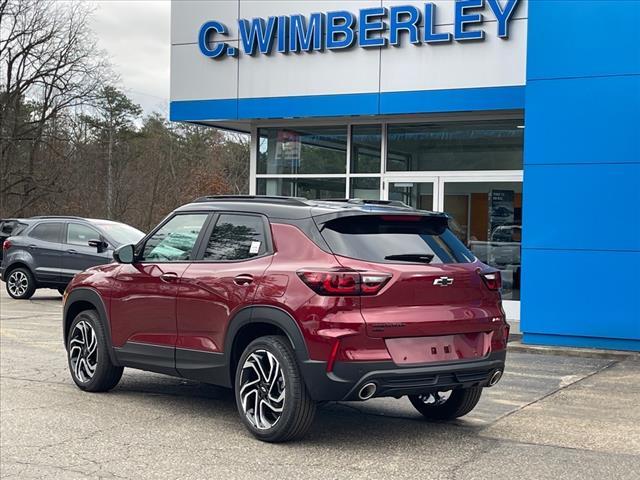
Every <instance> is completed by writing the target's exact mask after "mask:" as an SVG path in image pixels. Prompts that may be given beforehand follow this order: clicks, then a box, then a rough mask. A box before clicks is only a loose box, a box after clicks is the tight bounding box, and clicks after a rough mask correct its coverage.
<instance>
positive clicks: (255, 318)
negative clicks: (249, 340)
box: [224, 305, 309, 385]
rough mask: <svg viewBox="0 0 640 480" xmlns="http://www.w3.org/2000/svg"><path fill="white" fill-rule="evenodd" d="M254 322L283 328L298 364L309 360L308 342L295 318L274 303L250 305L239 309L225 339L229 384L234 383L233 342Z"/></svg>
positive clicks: (301, 364) (230, 323)
mask: <svg viewBox="0 0 640 480" xmlns="http://www.w3.org/2000/svg"><path fill="white" fill-rule="evenodd" d="M252 323H266V324H270V325H273V326H275V327H278V328H279V329H280V330H282V331H283V332H284V333H285V334H286V336H287V338H288V339H289V342H291V346H292V347H293V351H294V353H295V356H296V358H297V360H298V364H299V365H300V366H301V368H302V366H303V365H304V364H305V362H307V361H308V360H309V352H308V350H307V344H306V343H305V341H304V337H303V335H302V331H301V330H300V327H299V325H298V324H297V322H296V321H295V320H294V318H293V317H292V316H291V315H290V314H289V313H288V312H287V311H286V310H284V309H282V308H280V307H276V306H273V305H250V306H247V307H244V308H243V309H242V310H240V311H238V312H237V313H236V314H235V315H234V316H233V317H232V319H231V321H230V322H229V327H228V329H227V333H226V335H225V340H224V352H225V360H226V363H227V368H228V370H229V381H230V383H229V385H232V384H233V374H234V372H232V371H231V367H232V357H231V354H232V352H233V344H234V342H235V339H236V337H237V335H238V332H239V331H240V330H241V329H242V328H243V327H246V326H247V325H250V324H252Z"/></svg>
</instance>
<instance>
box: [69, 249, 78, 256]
mask: <svg viewBox="0 0 640 480" xmlns="http://www.w3.org/2000/svg"><path fill="white" fill-rule="evenodd" d="M67 253H70V254H72V255H75V254H76V253H78V252H77V250H74V249H73V248H70V249H69V250H67Z"/></svg>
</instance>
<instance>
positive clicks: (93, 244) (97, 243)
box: [87, 239, 109, 253]
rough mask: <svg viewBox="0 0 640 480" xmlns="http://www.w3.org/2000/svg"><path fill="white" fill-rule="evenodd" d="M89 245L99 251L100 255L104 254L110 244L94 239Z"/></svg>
mask: <svg viewBox="0 0 640 480" xmlns="http://www.w3.org/2000/svg"><path fill="white" fill-rule="evenodd" d="M87 243H88V244H89V246H90V247H94V248H95V249H96V250H97V251H98V253H102V252H104V251H105V250H106V249H107V248H108V247H109V244H108V243H107V242H105V241H104V240H95V239H93V240H89V241H88V242H87Z"/></svg>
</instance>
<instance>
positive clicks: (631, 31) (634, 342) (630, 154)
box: [521, 0, 640, 350]
mask: <svg viewBox="0 0 640 480" xmlns="http://www.w3.org/2000/svg"><path fill="white" fill-rule="evenodd" d="M638 25H640V1H635V0H634V1H620V0H607V1H601V0H594V1H574V0H568V1H567V0H558V1H556V0H554V1H547V0H536V1H531V2H529V26H528V46H527V48H528V54H527V55H528V57H527V58H528V60H527V61H528V65H527V87H526V99H525V122H526V130H525V151H524V158H525V166H524V196H523V199H524V204H523V234H524V237H523V243H522V275H523V278H522V307H521V329H522V331H523V332H524V336H523V341H524V342H525V343H540V344H547V345H570V346H584V347H600V348H619V349H632V350H640V148H639V145H640V143H639V138H640V128H639V127H638V125H639V123H638V117H639V112H640V75H639V74H640V29H639V28H638Z"/></svg>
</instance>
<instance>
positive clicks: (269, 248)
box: [191, 210, 275, 264]
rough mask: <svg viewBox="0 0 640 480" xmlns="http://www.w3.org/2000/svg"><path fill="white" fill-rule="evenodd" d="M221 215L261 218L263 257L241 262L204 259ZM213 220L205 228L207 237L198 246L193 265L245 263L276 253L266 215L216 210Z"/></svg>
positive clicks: (259, 256) (250, 258)
mask: <svg viewBox="0 0 640 480" xmlns="http://www.w3.org/2000/svg"><path fill="white" fill-rule="evenodd" d="M221 215H236V216H242V217H259V218H260V219H262V225H263V229H264V230H263V231H264V240H265V247H266V248H265V252H264V253H263V254H262V255H256V256H254V257H249V258H243V259H241V260H211V259H208V258H204V254H205V252H206V250H207V245H208V243H209V239H210V238H211V234H212V233H213V229H214V228H215V227H216V226H217V224H218V220H219V219H220V216H221ZM212 217H213V218H212V219H211V221H210V222H209V224H208V225H207V227H206V229H205V228H203V232H205V235H204V236H203V238H202V239H201V241H200V244H199V246H198V250H197V255H196V256H195V257H196V258H195V259H193V260H191V261H192V262H193V263H221V264H224V263H243V262H250V261H252V260H256V259H258V258H264V257H269V256H271V255H273V254H274V253H275V248H274V245H273V237H272V233H271V223H270V222H269V219H268V218H267V216H266V215H264V214H262V213H258V212H237V211H233V210H220V211H218V210H216V212H215V213H213V214H212Z"/></svg>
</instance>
